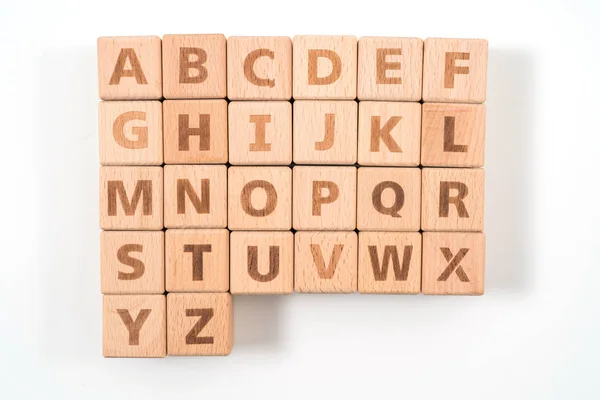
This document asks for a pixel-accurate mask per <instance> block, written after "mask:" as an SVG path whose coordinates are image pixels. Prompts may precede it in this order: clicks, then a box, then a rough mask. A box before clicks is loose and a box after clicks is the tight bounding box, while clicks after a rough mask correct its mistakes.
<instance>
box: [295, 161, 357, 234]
mask: <svg viewBox="0 0 600 400" xmlns="http://www.w3.org/2000/svg"><path fill="white" fill-rule="evenodd" d="M293 173H294V179H293V184H294V190H293V193H294V200H293V218H294V222H293V225H294V229H296V230H330V231H331V230H354V229H355V228H356V167H298V166H296V167H294V169H293Z"/></svg>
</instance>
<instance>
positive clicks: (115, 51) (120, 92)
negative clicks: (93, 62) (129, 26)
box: [98, 36, 162, 100]
mask: <svg viewBox="0 0 600 400" xmlns="http://www.w3.org/2000/svg"><path fill="white" fill-rule="evenodd" d="M98 94H99V95H100V98H101V99H102V100H152V99H156V100H158V99H160V98H161V97H162V68H161V41H160V38H159V37H158V36H121V37H101V38H98Z"/></svg>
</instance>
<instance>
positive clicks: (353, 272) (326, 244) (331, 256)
mask: <svg viewBox="0 0 600 400" xmlns="http://www.w3.org/2000/svg"><path fill="white" fill-rule="evenodd" d="M294 236H295V244H296V248H295V260H294V289H295V290H296V292H301V293H352V292H356V281H357V255H358V239H357V236H356V232H353V231H349V232H296V234H295V235H294Z"/></svg>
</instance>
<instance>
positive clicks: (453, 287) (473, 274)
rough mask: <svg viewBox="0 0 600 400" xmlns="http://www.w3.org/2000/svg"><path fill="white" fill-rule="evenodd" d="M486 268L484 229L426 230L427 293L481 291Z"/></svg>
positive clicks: (476, 292)
mask: <svg viewBox="0 0 600 400" xmlns="http://www.w3.org/2000/svg"><path fill="white" fill-rule="evenodd" d="M484 271H485V235H484V234H483V233H481V232H467V233H465V232H424V233H423V283H422V285H423V293H424V294H471V295H481V294H483V288H484Z"/></svg>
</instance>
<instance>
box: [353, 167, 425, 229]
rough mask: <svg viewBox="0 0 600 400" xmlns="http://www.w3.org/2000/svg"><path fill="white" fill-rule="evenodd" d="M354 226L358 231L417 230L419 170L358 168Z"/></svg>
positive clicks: (419, 203)
mask: <svg viewBox="0 0 600 400" xmlns="http://www.w3.org/2000/svg"><path fill="white" fill-rule="evenodd" d="M356 227H357V229H358V230H361V231H415V232H416V231H418V230H419V229H420V228H421V170H420V169H419V168H380V167H361V168H359V169H358V187H357V215H356Z"/></svg>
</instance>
